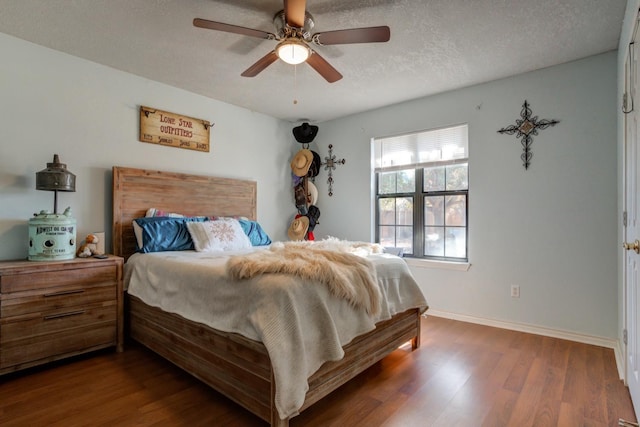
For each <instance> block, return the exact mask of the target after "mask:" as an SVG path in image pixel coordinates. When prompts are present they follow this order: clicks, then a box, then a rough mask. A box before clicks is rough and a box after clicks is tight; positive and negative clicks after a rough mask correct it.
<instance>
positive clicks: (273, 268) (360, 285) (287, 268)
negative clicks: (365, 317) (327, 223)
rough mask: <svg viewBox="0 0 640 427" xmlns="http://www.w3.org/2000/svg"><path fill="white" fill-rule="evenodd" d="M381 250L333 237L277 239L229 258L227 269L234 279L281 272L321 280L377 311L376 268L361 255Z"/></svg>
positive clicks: (337, 292) (341, 294)
mask: <svg viewBox="0 0 640 427" xmlns="http://www.w3.org/2000/svg"><path fill="white" fill-rule="evenodd" d="M382 252H383V248H382V246H380V245H378V244H374V243H365V242H348V241H343V240H338V239H334V238H329V239H325V240H321V241H318V242H314V241H311V242H309V241H305V242H276V243H274V244H273V245H271V247H270V248H269V250H267V251H259V252H255V253H252V254H250V255H245V256H234V257H231V258H229V260H228V261H227V273H228V274H229V277H231V278H232V279H235V280H243V279H251V278H253V277H255V276H257V275H259V274H265V273H280V274H290V275H294V276H298V277H300V278H302V279H304V280H305V283H307V282H308V283H313V282H320V283H322V284H324V285H326V286H328V288H329V292H331V294H333V295H334V296H336V297H338V298H344V299H346V300H347V301H349V303H350V304H352V305H353V306H354V307H357V308H361V309H364V310H366V312H367V313H368V314H371V315H376V314H378V313H379V312H380V298H382V296H381V294H380V288H379V286H378V283H377V278H376V270H375V268H374V267H373V265H372V264H371V262H369V261H368V260H367V259H366V258H364V257H365V256H367V255H369V254H372V253H382Z"/></svg>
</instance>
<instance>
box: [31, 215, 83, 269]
mask: <svg viewBox="0 0 640 427" xmlns="http://www.w3.org/2000/svg"><path fill="white" fill-rule="evenodd" d="M75 257H76V220H75V219H74V218H72V217H71V209H70V208H67V209H66V210H65V211H64V214H52V213H51V212H48V211H40V213H39V214H37V215H35V216H34V217H33V218H31V219H30V220H29V260H31V261H59V260H65V259H73V258H75Z"/></svg>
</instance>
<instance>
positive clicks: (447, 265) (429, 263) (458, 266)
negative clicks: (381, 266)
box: [403, 257, 471, 271]
mask: <svg viewBox="0 0 640 427" xmlns="http://www.w3.org/2000/svg"><path fill="white" fill-rule="evenodd" d="M403 259H404V260H405V261H406V262H407V264H408V265H410V266H411V267H419V268H437V269H441V270H455V271H468V270H469V268H470V267H471V263H468V262H452V261H434V260H431V259H420V258H408V257H405V258H403Z"/></svg>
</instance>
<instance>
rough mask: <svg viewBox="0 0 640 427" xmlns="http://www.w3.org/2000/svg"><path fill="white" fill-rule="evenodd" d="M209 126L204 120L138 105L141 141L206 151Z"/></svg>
mask: <svg viewBox="0 0 640 427" xmlns="http://www.w3.org/2000/svg"><path fill="white" fill-rule="evenodd" d="M210 128H211V124H210V123H209V122H208V121H206V120H202V119H194V118H193V117H186V116H180V115H178V114H174V113H169V112H167V111H161V110H156V109H154V108H149V107H144V106H140V141H142V142H149V143H151V144H159V145H168V146H171V147H178V148H186V149H188V150H197V151H206V152H208V151H209V129H210Z"/></svg>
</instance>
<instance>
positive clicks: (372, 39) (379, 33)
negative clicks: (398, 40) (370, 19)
mask: <svg viewBox="0 0 640 427" xmlns="http://www.w3.org/2000/svg"><path fill="white" fill-rule="evenodd" d="M390 38H391V30H389V27H387V26H382V27H367V28H352V29H350V30H336V31H327V32H324V33H317V34H314V36H313V41H314V42H316V43H318V44H321V45H324V46H329V45H333V44H349V43H376V42H388V41H389V39H390Z"/></svg>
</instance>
